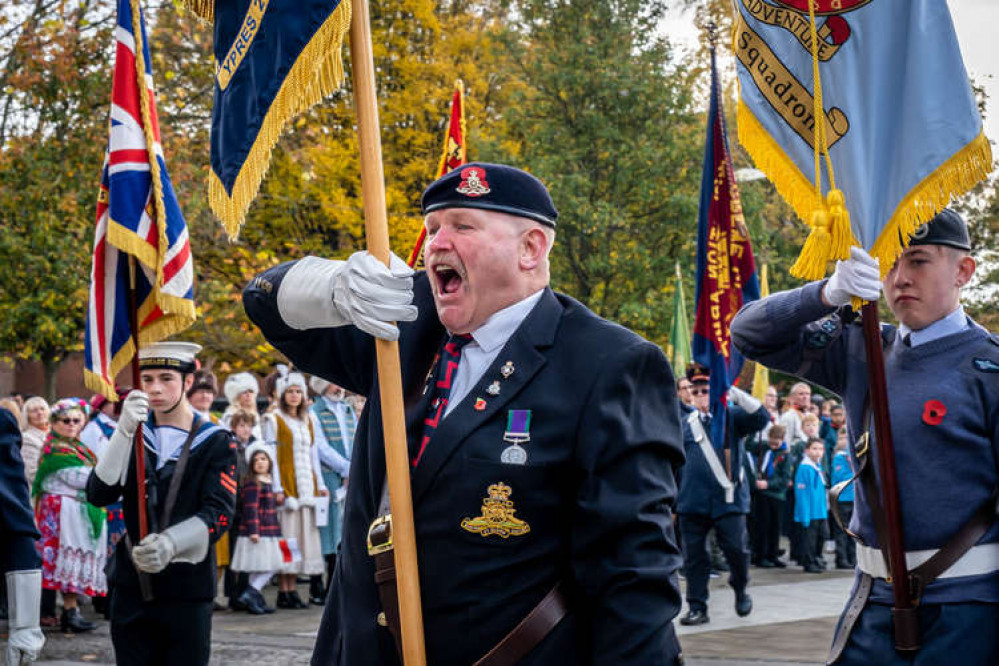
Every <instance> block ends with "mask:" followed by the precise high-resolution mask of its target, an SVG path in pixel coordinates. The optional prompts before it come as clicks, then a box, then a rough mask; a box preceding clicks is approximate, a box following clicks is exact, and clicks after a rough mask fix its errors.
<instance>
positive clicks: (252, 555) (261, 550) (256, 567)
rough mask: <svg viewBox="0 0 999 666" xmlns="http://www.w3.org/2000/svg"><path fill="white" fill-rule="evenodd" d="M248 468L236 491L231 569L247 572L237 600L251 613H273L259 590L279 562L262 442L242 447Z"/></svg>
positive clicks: (268, 462)
mask: <svg viewBox="0 0 999 666" xmlns="http://www.w3.org/2000/svg"><path fill="white" fill-rule="evenodd" d="M246 460H247V462H248V463H249V471H248V477H249V478H247V480H246V483H244V484H243V488H242V490H241V492H240V497H241V499H242V507H243V517H242V521H241V522H240V525H239V538H237V539H236V551H235V552H234V553H233V556H232V568H233V570H235V571H242V572H247V573H249V574H250V577H249V586H248V587H247V588H246V590H245V591H244V592H243V593H242V594H241V595H240V596H239V599H238V603H239V604H240V605H242V606H244V607H245V608H246V610H247V611H248V612H250V613H251V614H253V615H263V614H264V613H273V612H274V609H273V608H269V607H268V606H267V604H266V602H265V601H264V595H263V594H261V593H260V591H261V590H262V589H263V588H264V585H266V584H267V582H268V581H269V580H270V579H271V577H272V576H273V575H274V574H276V573H277V572H278V570H279V569H280V568H281V565H282V564H283V558H282V555H281V546H280V544H279V543H278V542H279V541H280V540H281V525H280V523H279V522H278V519H277V510H276V505H275V502H274V491H273V490H272V489H271V484H272V483H273V479H272V477H271V474H272V472H273V470H274V459H273V457H272V454H271V452H270V447H268V446H267V445H266V444H264V443H263V442H255V443H253V444H251V445H250V446H248V447H247V448H246Z"/></svg>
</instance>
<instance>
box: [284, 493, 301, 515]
mask: <svg viewBox="0 0 999 666" xmlns="http://www.w3.org/2000/svg"><path fill="white" fill-rule="evenodd" d="M284 510H285V511H298V498H297V497H292V496H291V495H287V496H286V497H285V498H284Z"/></svg>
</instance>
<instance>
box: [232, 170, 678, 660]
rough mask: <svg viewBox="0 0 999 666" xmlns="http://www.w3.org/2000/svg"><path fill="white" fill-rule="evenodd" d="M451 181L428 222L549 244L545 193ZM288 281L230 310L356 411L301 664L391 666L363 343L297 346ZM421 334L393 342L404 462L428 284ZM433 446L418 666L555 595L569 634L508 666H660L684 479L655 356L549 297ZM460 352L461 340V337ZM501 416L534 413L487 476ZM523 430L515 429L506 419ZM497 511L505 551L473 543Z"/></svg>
mask: <svg viewBox="0 0 999 666" xmlns="http://www.w3.org/2000/svg"><path fill="white" fill-rule="evenodd" d="M468 168H469V167H468V166H466V167H465V169H459V170H456V171H453V172H451V174H449V175H446V176H444V177H443V178H442V179H440V180H438V181H436V182H435V183H434V184H432V185H431V186H430V188H428V190H427V192H425V193H424V197H423V209H424V212H426V211H427V208H428V207H430V206H432V205H435V204H440V205H441V207H444V206H447V207H473V205H474V204H476V203H480V204H482V207H484V208H487V209H489V208H491V209H493V210H500V211H508V212H511V213H513V214H515V215H519V216H522V217H523V216H530V217H532V218H534V219H539V216H542V215H544V216H547V217H546V219H547V220H548V223H549V224H551V225H552V226H553V225H554V219H555V215H556V214H557V213H555V210H554V206H553V205H552V204H551V200H550V198H549V197H548V193H547V190H545V189H544V186H543V185H541V183H540V182H539V181H537V180H536V179H534V178H533V177H531V176H529V175H527V174H526V173H524V172H522V171H519V170H516V169H512V168H510V167H504V166H499V165H488V164H486V165H474V166H473V167H472V168H475V169H478V170H479V171H480V172H482V173H481V175H484V176H485V177H487V178H488V183H489V188H490V190H491V192H492V194H491V195H489V196H482V197H481V198H480V199H478V200H473V199H471V198H469V199H468V200H467V201H464V200H462V199H461V198H460V197H459V195H458V194H456V193H455V192H456V190H457V187H456V186H459V181H460V180H462V175H461V174H462V173H465V171H466V170H467V169H468ZM292 265H293V264H284V265H281V266H278V267H275V268H273V269H271V270H269V271H267V272H266V273H264V274H262V275H261V276H259V277H257V278H256V279H254V281H253V282H252V283H251V284H250V285H249V286H248V287H247V289H246V291H245V292H244V296H243V298H244V305H245V307H246V311H247V314H248V315H249V317H250V319H251V320H252V321H253V322H254V323H256V324H257V325H258V326H260V328H261V330H262V331H263V333H264V335H265V336H266V338H267V340H268V341H269V342H270V343H271V344H273V345H274V346H275V347H277V348H278V349H279V350H280V351H282V352H283V353H285V354H286V355H287V356H288V357H289V358H290V359H291V360H292V361H293V362H294V363H295V365H296V366H297V367H299V368H301V369H303V370H305V371H308V372H311V373H315V374H317V375H319V376H322V377H324V378H328V379H329V380H330V381H334V382H336V383H337V384H339V385H341V386H343V387H345V388H346V389H348V390H350V391H354V392H356V393H360V394H363V395H366V396H368V397H369V400H368V402H367V407H366V408H365V410H364V412H363V414H362V416H361V419H360V422H359V425H358V429H357V434H356V438H355V445H354V455H353V459H352V466H351V471H350V485H349V488H348V497H347V505H346V516H345V523H344V530H343V540H342V544H341V553H340V556H339V557H338V558H337V564H336V572H335V580H334V582H333V584H332V585H331V586H330V593H329V598H328V600H327V605H326V609H325V612H324V615H323V621H322V624H321V626H320V630H319V636H318V639H317V643H316V648H315V652H314V655H313V660H312V663H313V664H315V665H316V666H319V665H320V664H350V666H359V665H363V664H379V665H380V664H397V663H399V657H398V655H397V649H396V646H395V644H394V642H393V638H392V636H391V635H390V632H389V631H388V630H387V629H386V628H384V627H383V626H380V624H379V622H378V617H379V613H380V612H381V611H382V605H381V604H380V602H379V596H378V593H377V591H376V586H375V583H374V575H375V566H374V565H373V560H372V557H371V556H369V554H368V550H367V547H366V543H365V537H366V534H367V533H368V529H369V525H370V524H371V523H372V521H373V520H374V519H375V518H376V516H377V515H378V509H379V503H380V498H381V495H382V488H383V484H384V482H385V456H384V449H383V443H382V437H383V435H382V425H381V424H382V413H381V405H380V402H379V400H378V382H377V378H376V374H375V349H374V341H373V339H372V338H371V337H370V336H368V335H366V334H364V333H362V332H361V331H360V330H359V329H357V328H355V327H353V326H343V327H340V328H324V329H310V330H293V329H292V328H290V327H289V326H288V325H287V324H286V323H285V321H284V320H282V317H281V314H280V312H279V309H278V296H279V292H280V291H281V287H282V280H284V279H285V277H286V275H287V274H288V271H289V270H290V268H291V267H292ZM413 291H414V304H415V305H416V306H417V307H418V310H419V317H418V319H417V320H416V321H414V322H411V323H400V325H399V329H400V338H399V351H400V355H401V358H402V385H403V393H404V400H405V408H406V426H407V434H408V440H409V446H410V453H411V456H415V455H416V453H417V449H418V446H419V444H420V443H421V433H422V430H423V425H424V417H425V415H426V414H427V411H428V404H429V402H430V396H431V395H432V393H433V391H432V390H428V391H426V392H424V388H425V386H429V381H430V377H429V375H430V374H431V373H432V371H433V366H434V357H435V353H437V352H438V350H442V351H443V346H442V345H443V343H444V342H445V340H447V338H448V333H447V331H446V330H445V329H444V327H443V326H442V324H441V323H440V321H439V319H438V317H437V313H436V310H435V306H434V302H433V299H432V295H431V290H430V286H429V281H428V278H427V276H426V274H424V273H422V272H421V273H418V274H417V275H416V277H415V279H414V285H413ZM539 296H540V298H539V300H538V301H537V304H536V305H535V306H534V307H533V309H531V311H530V313H529V314H528V315H527V316H526V318H525V319H524V320H523V321H522V322H521V324H520V325H519V327H518V328H517V329H516V331H515V332H513V334H512V336H511V337H510V338H509V340H508V342H507V343H506V344H505V346H503V347H502V349H501V351H500V352H499V355H498V356H497V357H496V359H495V361H494V362H493V363H492V365H491V366H490V367H488V368H487V369H486V370H485V372H484V374H483V375H482V376H481V377H480V378H478V379H474V380H473V381H474V382H475V383H474V384H473V385H472V387H471V390H470V391H469V393H468V394H467V395H466V397H465V398H464V399H463V400H461V402H459V403H458V404H456V405H454V407H453V412H452V413H450V414H448V415H447V416H446V417H445V418H443V420H441V421H440V423H439V425H438V427H437V430H436V431H435V432H434V434H433V437H432V439H431V441H430V442H429V444H428V445H427V446H426V448H425V451H424V453H423V455H422V457H421V459H420V460H419V463H418V464H417V465H416V466H415V467H414V468H413V470H412V492H413V504H414V514H415V525H416V542H417V549H418V560H419V566H420V587H421V592H422V602H423V614H424V625H425V637H426V649H427V661H428V663H431V664H441V665H449V664H455V665H457V664H461V665H466V664H471V663H473V662H475V661H476V660H478V659H480V658H481V657H483V655H485V654H486V652H488V651H489V650H490V649H491V648H493V646H495V645H496V644H497V643H499V642H500V641H501V639H503V638H504V636H506V635H507V634H508V632H510V631H511V629H513V628H514V627H515V626H516V625H517V624H518V623H519V622H521V620H523V619H524V618H525V617H526V616H527V614H528V613H529V612H530V611H531V610H532V609H534V608H535V606H536V605H537V604H538V602H539V600H541V599H542V598H544V597H545V596H546V593H548V592H549V591H550V590H552V588H553V587H554V586H555V585H556V584H557V583H560V582H561V585H562V586H563V588H564V589H565V592H566V596H567V598H568V606H569V610H568V614H567V615H566V616H565V617H564V618H563V619H562V620H561V622H560V623H559V624H558V625H557V626H555V627H554V629H552V630H551V632H550V633H549V634H548V635H547V636H546V637H545V638H544V639H543V640H542V641H541V642H540V643H539V644H538V645H537V646H536V647H535V648H534V649H533V650H532V651H530V652H529V653H528V654H527V656H526V657H525V658H524V659H523V661H521V662H519V663H522V664H555V663H558V664H591V663H593V664H642V665H643V666H657V665H660V664H673V663H676V662H677V660H678V658H679V644H678V642H677V639H676V636H675V633H674V630H673V627H672V623H671V621H672V619H673V617H674V616H675V615H676V614H677V612H678V611H679V608H680V595H679V588H678V584H677V579H676V576H675V571H676V570H677V568H678V567H679V565H680V554H679V550H678V548H677V545H676V542H675V539H674V527H673V520H672V507H673V504H674V500H675V497H676V485H675V480H674V470H676V469H677V468H678V467H679V466H680V465H681V464H682V462H683V451H682V448H681V446H680V427H679V422H678V409H677V399H676V393H675V388H674V386H675V385H674V381H673V377H672V373H671V372H670V368H669V364H668V362H667V360H666V358H665V357H664V356H663V354H662V352H661V351H660V350H659V348H658V347H656V346H655V345H652V344H651V343H649V342H647V341H645V340H643V339H642V338H640V337H639V336H637V335H635V334H634V333H631V332H630V331H628V330H626V329H624V328H622V327H620V326H617V325H615V324H611V323H609V322H607V321H605V320H603V319H601V318H599V317H597V316H596V315H594V314H593V313H592V312H591V311H590V310H588V309H587V308H586V307H584V306H583V305H582V304H580V303H579V302H577V301H575V300H573V299H572V298H569V297H568V296H565V295H561V294H557V293H555V292H553V291H552V290H551V289H550V288H545V289H543V290H542V291H541V292H539ZM473 335H474V331H473ZM513 410H531V411H530V414H531V419H530V429H529V435H530V439H529V441H527V442H525V443H523V448H524V449H525V450H526V454H527V460H526V462H525V463H523V464H512V463H508V462H506V463H505V462H503V461H502V460H501V456H503V452H504V451H505V450H506V449H507V448H508V447H510V446H511V444H510V442H509V441H505V440H504V436H505V435H504V433H505V432H507V431H508V429H509V428H508V419H509V418H510V416H511V413H512V411H513ZM521 414H523V412H521ZM487 507H492V508H494V509H495V508H496V507H503V508H501V509H500V510H501V511H502V512H504V513H505V515H506V519H508V522H509V524H510V525H511V530H510V532H509V533H507V534H506V535H503V536H501V535H499V534H489V533H488V531H476V525H480V524H481V523H482V522H484V521H483V516H485V515H486V514H487V513H488V510H489V509H488V508H487Z"/></svg>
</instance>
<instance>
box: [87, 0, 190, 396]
mask: <svg viewBox="0 0 999 666" xmlns="http://www.w3.org/2000/svg"><path fill="white" fill-rule="evenodd" d="M133 9H134V13H133ZM137 36H138V38H139V39H138V46H139V48H138V49H137V48H136V47H137V40H136V37H137ZM115 41H116V53H115V67H114V75H113V81H112V86H111V113H110V122H109V128H108V130H109V131H108V148H107V152H106V153H105V157H104V166H103V169H102V170H101V183H100V188H99V190H98V196H97V226H96V230H95V233H94V263H93V269H92V271H91V279H90V303H89V307H88V308H87V328H86V339H85V343H84V344H85V347H84V354H85V369H84V378H85V381H86V384H87V386H88V387H89V388H90V389H91V390H93V391H97V392H100V393H102V394H104V395H105V396H107V398H108V399H109V400H116V399H117V393H116V392H115V390H114V384H115V382H114V378H115V375H117V374H118V371H120V370H121V369H122V368H124V367H125V366H126V365H127V364H128V363H129V361H130V360H131V359H132V356H133V355H134V354H135V351H136V350H135V342H134V340H133V333H137V334H138V338H139V344H149V343H151V342H156V341H158V340H162V339H163V338H165V337H167V336H169V335H172V334H174V333H177V332H178V331H181V330H183V329H185V328H187V327H188V326H190V325H191V324H192V323H193V322H194V320H195V317H196V315H195V308H194V260H193V258H192V256H191V245H190V242H189V240H188V235H187V224H186V223H185V222H184V216H183V215H182V214H181V212H180V206H179V204H178V203H177V196H176V195H175V194H174V191H173V185H172V184H171V182H170V177H169V176H168V175H167V170H166V162H165V160H164V158H163V147H162V145H160V128H159V122H158V121H157V117H156V101H155V94H154V92H153V74H152V69H151V67H150V57H149V46H148V44H147V43H146V29H145V22H144V21H143V18H142V11H141V8H139V6H138V2H137V1H136V0H119V1H118V24H117V27H116V29H115ZM137 54H141V59H140V60H138V62H137ZM139 72H144V76H143V77H141V78H142V81H141V86H140V83H139V81H140V77H139V76H138V73H139ZM140 91H142V92H140ZM142 94H144V96H145V98H146V100H147V101H148V105H147V104H144V103H143V100H142V99H141V97H140V95H142ZM143 107H145V108H143ZM144 117H145V118H146V119H147V121H145V122H144V121H143V118H144ZM151 154H152V155H154V156H155V159H154V160H151V159H150V155H151ZM157 175H158V180H159V185H160V187H158V188H157V187H154V186H153V185H154V184H155V180H154V178H155V177H156V176H157ZM133 258H134V260H133ZM130 263H131V264H133V265H134V272H135V288H136V303H137V305H138V315H137V318H136V321H137V322H138V329H139V330H138V331H137V332H133V331H132V330H131V326H130V324H129V299H128V289H129V275H130Z"/></svg>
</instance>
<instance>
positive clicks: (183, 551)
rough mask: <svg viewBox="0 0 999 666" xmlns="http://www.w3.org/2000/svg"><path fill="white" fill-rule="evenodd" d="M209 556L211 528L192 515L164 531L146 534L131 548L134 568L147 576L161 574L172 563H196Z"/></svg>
mask: <svg viewBox="0 0 999 666" xmlns="http://www.w3.org/2000/svg"><path fill="white" fill-rule="evenodd" d="M207 554H208V526H207V525H205V523H204V522H203V521H202V520H201V519H200V518H198V517H196V516H192V517H190V518H188V519H187V520H184V521H181V522H179V523H177V524H176V525H171V526H170V527H168V528H167V529H165V530H163V531H162V532H154V533H153V534H148V535H146V538H145V539H143V540H142V541H140V542H139V545H137V546H136V547H135V548H133V549H132V561H133V562H135V568H136V569H138V570H139V571H145V572H146V573H159V572H161V571H163V570H164V569H166V568H167V565H168V564H170V563H171V562H187V563H190V564H196V563H198V562H200V561H201V560H203V559H205V556H206V555H207Z"/></svg>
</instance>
